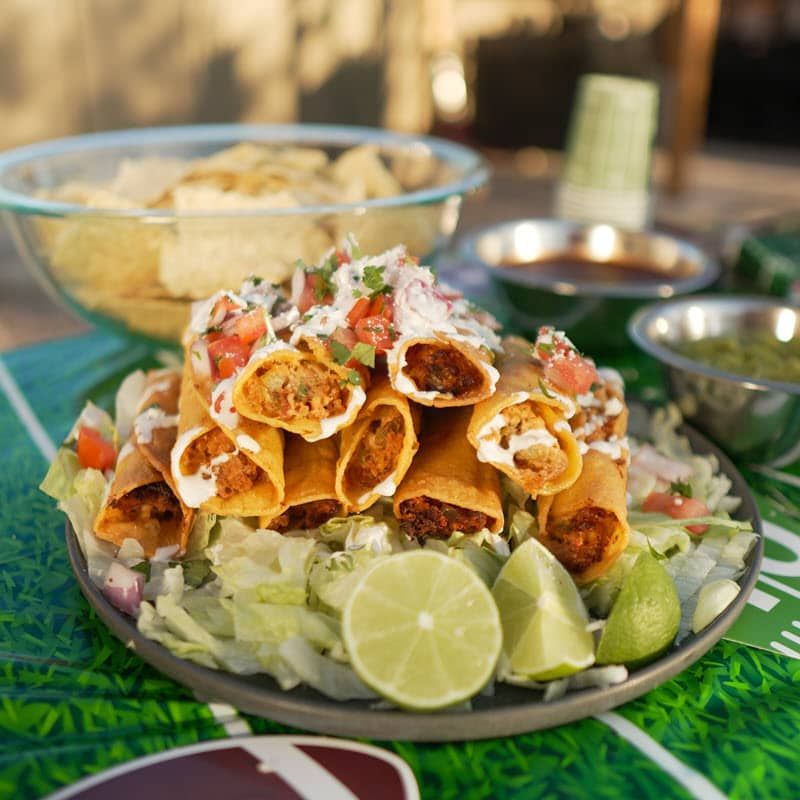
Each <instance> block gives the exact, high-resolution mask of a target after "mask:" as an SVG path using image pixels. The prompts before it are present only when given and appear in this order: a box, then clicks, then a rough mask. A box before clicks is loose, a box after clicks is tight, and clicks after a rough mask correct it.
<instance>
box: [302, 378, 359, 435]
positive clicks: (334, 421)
mask: <svg viewBox="0 0 800 800" xmlns="http://www.w3.org/2000/svg"><path fill="white" fill-rule="evenodd" d="M366 399H367V395H366V392H365V391H364V390H363V389H362V388H361V387H360V386H355V387H354V388H353V391H352V394H351V395H350V401H349V402H348V404H347V408H345V410H344V411H342V413H341V414H337V415H336V416H335V417H326V418H325V419H321V420H320V421H319V427H320V431H319V433H318V434H317V435H316V436H305V437H304V438H305V440H306V441H307V442H318V441H319V440H320V439H327V438H328V437H329V436H333V434H334V433H336V431H338V430H341V429H342V428H344V426H345V425H347V424H348V423H349V422H350V421H351V420H352V419H353V417H355V415H356V414H357V413H358V410H359V409H360V408H361V406H363V405H364V401H365V400H366Z"/></svg>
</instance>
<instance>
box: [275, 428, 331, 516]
mask: <svg viewBox="0 0 800 800" xmlns="http://www.w3.org/2000/svg"><path fill="white" fill-rule="evenodd" d="M338 456H339V449H338V447H337V442H336V439H335V438H328V439H320V440H319V441H318V442H307V441H306V440H305V439H303V438H302V437H300V436H287V437H286V454H285V459H284V464H285V474H286V492H285V494H284V500H283V503H282V505H281V507H280V508H279V509H278V510H277V511H276V512H275V513H273V514H264V515H262V516H261V520H260V524H261V527H263V528H271V527H272V528H277V529H280V530H284V529H286V528H287V527H288V528H291V527H294V526H292V525H287V520H288V519H291V518H292V517H293V516H296V515H297V514H303V515H304V516H307V517H308V518H312V517H319V518H321V516H325V517H327V519H329V518H331V517H335V516H340V515H341V514H343V513H344V512H345V508H344V504H343V503H342V501H341V500H340V499H339V497H338V496H337V494H336V462H337V459H338ZM315 506H316V507H318V508H324V509H326V510H327V511H326V512H325V513H324V514H322V515H319V514H315V511H314V507H315ZM327 519H322V520H321V521H322V522H326V521H327ZM317 524H321V522H317ZM308 527H316V525H309V526H308Z"/></svg>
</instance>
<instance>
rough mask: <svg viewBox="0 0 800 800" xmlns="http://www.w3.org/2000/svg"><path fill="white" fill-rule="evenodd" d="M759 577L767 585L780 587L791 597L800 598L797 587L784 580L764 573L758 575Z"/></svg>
mask: <svg viewBox="0 0 800 800" xmlns="http://www.w3.org/2000/svg"><path fill="white" fill-rule="evenodd" d="M758 579H759V580H760V581H761V582H762V583H766V584H767V586H772V587H773V588H775V589H780V590H781V591H782V592H785V593H786V594H788V595H789V596H790V597H796V598H798V599H800V591H798V590H797V589H795V588H794V587H793V586H789V585H788V584H786V583H784V582H783V581H776V580H775V578H770V577H769V575H764V574H763V573H762V574H761V575H759V576H758Z"/></svg>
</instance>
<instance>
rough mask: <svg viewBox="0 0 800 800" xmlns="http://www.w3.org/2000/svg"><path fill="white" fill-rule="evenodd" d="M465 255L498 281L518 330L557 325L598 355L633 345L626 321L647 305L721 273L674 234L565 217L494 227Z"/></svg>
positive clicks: (470, 242) (469, 242) (471, 241)
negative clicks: (588, 223) (592, 223)
mask: <svg viewBox="0 0 800 800" xmlns="http://www.w3.org/2000/svg"><path fill="white" fill-rule="evenodd" d="M462 254H463V255H464V256H465V257H466V258H467V259H468V260H469V261H471V262H473V263H477V264H479V265H481V266H483V267H484V268H485V269H486V270H487V272H488V273H489V275H490V276H491V277H492V278H493V279H494V280H495V281H496V283H497V284H498V286H499V287H500V289H501V291H502V292H503V293H504V294H505V296H506V299H507V300H508V303H509V306H510V308H511V309H512V317H513V318H512V322H513V324H514V325H515V326H516V327H518V328H521V329H523V330H528V331H531V330H535V329H536V328H538V327H539V326H540V325H545V324H547V325H555V326H556V327H557V328H560V329H562V330H566V331H567V333H568V334H569V335H570V337H571V338H572V339H573V341H575V343H576V344H577V345H578V346H579V347H582V348H584V349H586V350H588V351H590V352H592V353H597V352H602V351H604V350H606V351H607V350H619V349H623V348H625V347H627V346H628V340H627V337H626V335H625V323H626V322H627V320H628V319H629V317H630V315H631V314H632V313H633V312H634V311H635V310H636V309H637V308H639V307H640V306H642V305H643V304H644V303H646V302H648V301H651V300H655V299H658V298H666V297H673V296H675V295H684V294H689V293H690V292H696V291H699V290H701V289H705V288H707V287H708V286H710V285H711V284H712V283H713V282H714V281H715V280H716V278H717V277H718V275H719V267H718V265H717V263H716V262H715V261H713V260H712V259H710V258H709V257H708V256H706V254H705V253H703V251H702V250H700V249H699V248H697V247H695V246H694V245H692V244H689V243H688V242H685V241H683V240H681V239H676V238H675V237H674V236H670V235H668V234H665V233H653V232H635V231H625V230H622V229H621V228H616V227H614V226H612V225H605V224H602V225H584V224H580V223H575V222H569V221H567V220H561V219H519V220H514V221H513V222H504V223H501V224H499V225H493V226H491V227H488V228H485V229H483V230H482V231H480V232H478V233H477V234H475V235H473V236H471V237H470V238H468V239H466V240H465V242H464V244H463V246H462ZM612 265H613V267H612ZM562 267H563V268H562ZM644 267H646V270H645V269H644ZM645 273H646V274H645Z"/></svg>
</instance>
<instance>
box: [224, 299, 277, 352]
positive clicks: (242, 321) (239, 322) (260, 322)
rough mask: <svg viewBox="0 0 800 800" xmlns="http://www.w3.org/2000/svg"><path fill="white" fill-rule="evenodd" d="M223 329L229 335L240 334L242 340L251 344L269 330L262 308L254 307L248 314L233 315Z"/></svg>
mask: <svg viewBox="0 0 800 800" xmlns="http://www.w3.org/2000/svg"><path fill="white" fill-rule="evenodd" d="M223 330H224V332H225V333H226V334H227V335H235V336H238V337H239V341H240V342H244V343H245V344H251V343H252V342H254V341H255V340H256V339H258V338H260V337H261V336H263V335H264V334H265V333H266V332H267V323H266V321H265V320H264V312H263V311H262V310H261V309H260V308H254V309H253V310H252V311H248V312H247V313H246V314H240V315H239V316H236V317H233V318H232V319H230V320H229V321H228V322H226V323H225V325H224V326H223Z"/></svg>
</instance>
